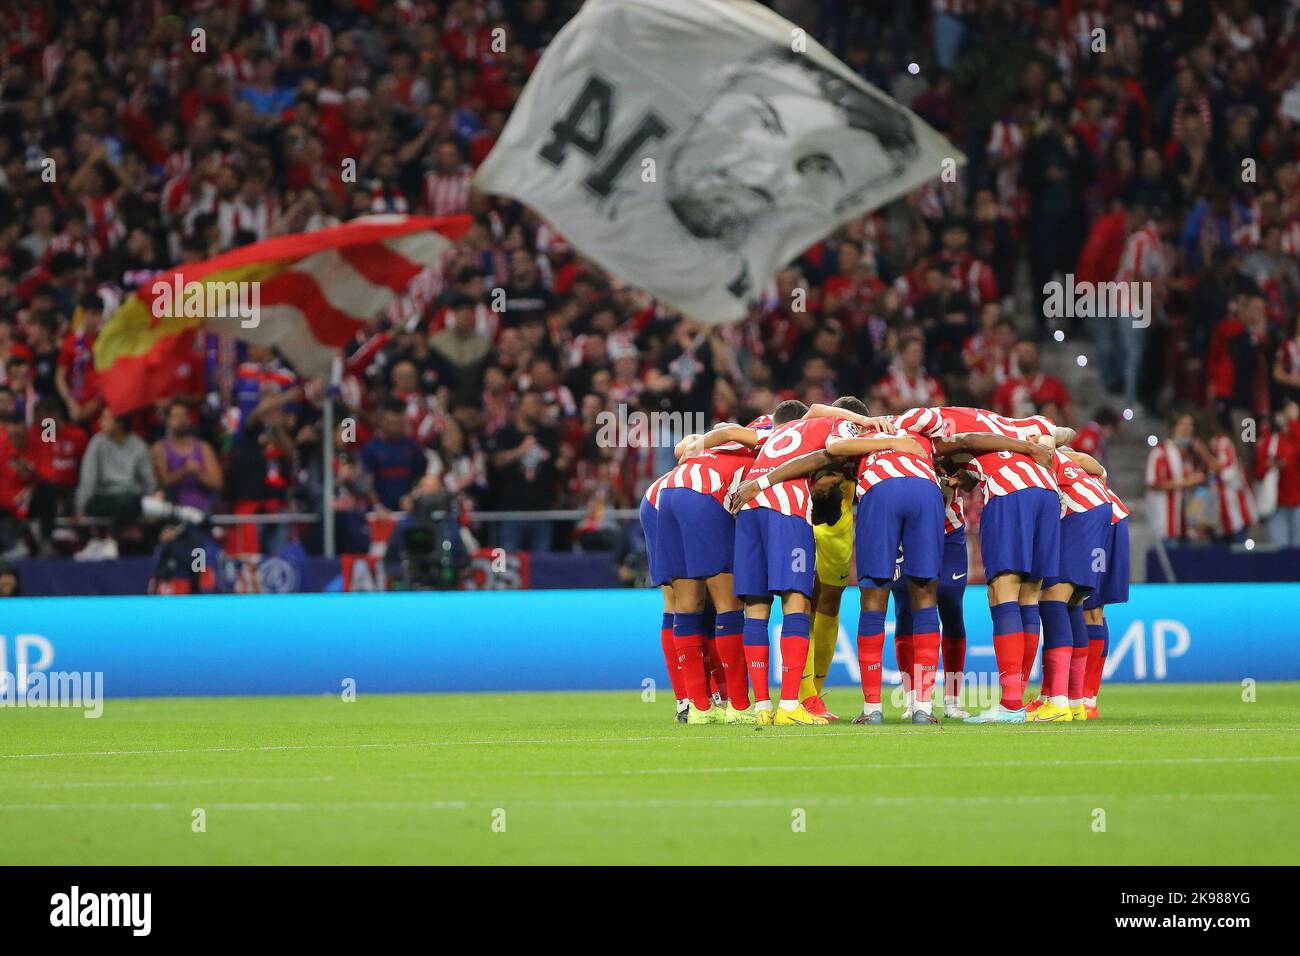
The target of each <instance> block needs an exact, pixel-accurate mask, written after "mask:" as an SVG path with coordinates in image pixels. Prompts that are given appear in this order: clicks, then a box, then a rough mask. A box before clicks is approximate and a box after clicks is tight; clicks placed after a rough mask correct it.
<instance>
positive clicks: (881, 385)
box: [876, 365, 944, 408]
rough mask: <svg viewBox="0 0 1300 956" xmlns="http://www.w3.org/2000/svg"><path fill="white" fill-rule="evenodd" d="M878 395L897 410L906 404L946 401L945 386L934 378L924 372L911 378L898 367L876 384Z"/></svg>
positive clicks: (893, 368)
mask: <svg viewBox="0 0 1300 956" xmlns="http://www.w3.org/2000/svg"><path fill="white" fill-rule="evenodd" d="M876 394H877V395H879V396H880V398H881V399H882V400H883V401H885V402H887V403H888V404H890V405H892V406H894V407H895V408H897V407H898V406H899V405H901V404H903V403H904V402H908V403H915V404H917V405H930V404H942V403H943V399H944V393H943V386H942V385H941V384H939V380H938V379H936V378H935V377H934V376H932V375H930V374H929V373H927V372H925V371H924V370H922V371H921V372H920V373H919V374H918V375H916V376H910V375H908V374H907V373H906V372H904V371H903V369H902V368H901V367H899V366H898V365H894V366H891V367H890V369H889V372H888V373H886V375H885V377H884V378H882V379H881V380H880V381H879V382H878V383H877V384H876Z"/></svg>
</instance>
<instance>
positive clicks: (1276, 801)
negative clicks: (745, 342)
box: [0, 683, 1300, 865]
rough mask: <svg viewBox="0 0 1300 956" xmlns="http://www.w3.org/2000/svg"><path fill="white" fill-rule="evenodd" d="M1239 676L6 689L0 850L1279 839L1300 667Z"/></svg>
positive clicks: (765, 855) (541, 851)
mask: <svg viewBox="0 0 1300 956" xmlns="http://www.w3.org/2000/svg"><path fill="white" fill-rule="evenodd" d="M1241 698H1242V689H1241V688H1240V687H1239V686H1237V685H1235V684H1202V685H1166V686H1132V685H1130V686H1113V687H1105V688H1103V692H1102V714H1103V719H1102V720H1100V721H1097V722H1095V723H1094V722H1090V723H1088V724H1082V725H1080V724H1074V725H1043V726H1027V727H1001V726H989V727H967V726H962V725H958V724H945V725H944V726H942V727H913V726H911V725H903V724H901V723H899V722H898V721H897V719H896V714H895V713H893V712H891V711H889V708H888V705H886V709H887V713H886V716H887V718H891V722H890V723H889V724H887V725H885V726H883V727H874V728H865V727H852V726H849V725H848V724H847V721H845V722H842V723H840V724H836V725H832V726H830V727H823V728H791V729H782V728H764V729H762V730H758V729H755V728H753V727H685V726H680V725H677V724H675V723H673V722H672V720H671V712H672V703H671V701H670V700H667V699H666V698H665V697H663V696H660V698H659V701H658V702H657V703H653V704H650V703H643V702H642V701H641V699H640V697H639V695H638V694H637V693H635V692H627V693H575V694H464V695H428V696H378V695H375V696H366V695H365V694H364V692H363V693H361V694H360V695H359V696H358V698H357V700H356V701H354V702H344V701H342V700H339V699H338V698H325V697H294V698H206V699H151V700H143V699H141V700H117V701H114V700H110V701H108V702H107V704H106V707H105V711H104V714H103V716H102V717H101V718H99V719H97V720H88V719H85V718H84V717H83V716H82V715H81V713H80V712H79V711H70V710H15V709H4V710H0V727H2V728H3V739H2V740H0V865H9V864H109V863H116V864H142V863H183V864H234V863H320V864H348V863H633V864H637V863H661V864H681V863H689V864H721V863H726V864H732V865H734V864H757V863H809V864H816V863H858V864H862V863H903V862H928V863H939V864H963V863H1008V864H1011V863H1016V864H1036V863H1162V864H1191V863H1198V864H1209V863H1219V864H1226V863H1247V864H1248V863H1293V862H1294V861H1295V860H1296V859H1297V857H1300V830H1297V828H1296V827H1295V825H1294V821H1295V818H1296V813H1297V811H1298V810H1300V748H1298V747H1297V742H1298V741H1300V737H1297V730H1298V729H1300V683H1277V684H1261V685H1260V686H1259V687H1258V699H1257V700H1256V701H1255V702H1251V703H1246V702H1243V701H1242V699H1241ZM829 700H830V703H831V705H832V707H833V708H834V707H838V708H839V709H840V711H841V713H844V714H852V713H853V712H854V711H855V710H856V708H857V706H858V705H859V701H860V698H859V697H858V696H857V694H856V692H854V691H853V690H851V689H848V688H841V689H836V690H835V692H834V693H833V694H831V695H830V698H829ZM196 809H202V810H203V811H204V816H205V825H206V828H205V832H195V826H194V819H195V818H194V811H195V810H196ZM501 811H504V812H503V813H502V812H501ZM1103 813H1104V831H1101V832H1099V827H1100V824H1101V823H1102V822H1103V817H1102V814H1103ZM801 821H802V824H803V825H802V829H801V828H800V827H799V824H800V822H801ZM503 824H504V827H503V826H502V825H503Z"/></svg>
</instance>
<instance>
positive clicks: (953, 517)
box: [943, 490, 966, 534]
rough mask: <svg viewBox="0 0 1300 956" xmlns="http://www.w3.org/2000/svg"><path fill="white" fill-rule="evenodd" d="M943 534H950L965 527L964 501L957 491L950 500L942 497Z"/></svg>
mask: <svg viewBox="0 0 1300 956" xmlns="http://www.w3.org/2000/svg"><path fill="white" fill-rule="evenodd" d="M943 503H944V507H943V533H944V534H952V533H953V532H954V531H961V530H962V529H963V528H965V527H966V499H965V498H963V497H962V494H961V491H960V490H957V491H955V492H954V493H953V496H952V497H951V498H949V497H947V496H944V502H943Z"/></svg>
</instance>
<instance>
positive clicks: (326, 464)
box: [320, 357, 343, 558]
mask: <svg viewBox="0 0 1300 956" xmlns="http://www.w3.org/2000/svg"><path fill="white" fill-rule="evenodd" d="M342 379H343V359H342V358H339V357H336V358H335V359H334V360H333V361H332V362H331V363H330V374H329V381H328V382H327V383H326V385H325V407H324V409H323V410H322V417H323V427H324V434H323V435H321V458H322V461H321V509H320V510H321V521H322V522H324V524H323V525H322V527H321V536H322V538H323V539H324V545H325V557H327V558H332V557H334V550H335V549H334V396H335V395H336V394H337V393H338V389H339V384H340V382H341V381H342Z"/></svg>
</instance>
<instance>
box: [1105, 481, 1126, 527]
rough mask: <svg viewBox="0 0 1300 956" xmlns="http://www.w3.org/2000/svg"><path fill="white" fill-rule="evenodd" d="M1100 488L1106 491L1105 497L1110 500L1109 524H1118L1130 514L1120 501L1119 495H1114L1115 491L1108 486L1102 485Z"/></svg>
mask: <svg viewBox="0 0 1300 956" xmlns="http://www.w3.org/2000/svg"><path fill="white" fill-rule="evenodd" d="M1102 487H1104V488H1105V489H1106V497H1107V498H1109V499H1110V523H1111V524H1119V523H1120V522H1121V521H1123V520H1124V519H1125V518H1127V517H1128V516H1129V514H1130V513H1131V512H1130V511H1129V510H1128V508H1127V507H1126V506H1125V504H1124V502H1122V501H1120V498H1119V495H1117V494H1115V490H1114V489H1113V488H1111V486H1110V485H1103V486H1102Z"/></svg>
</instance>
